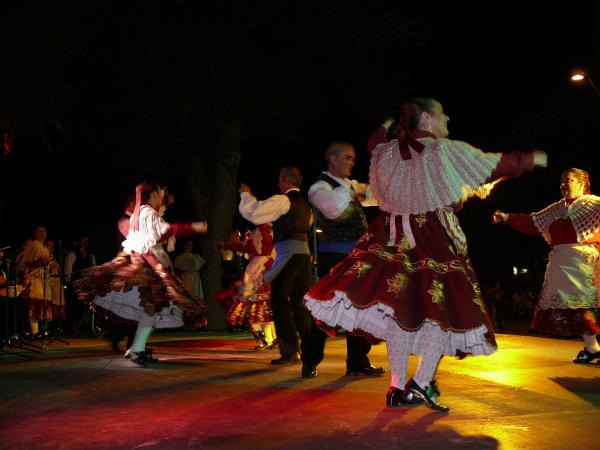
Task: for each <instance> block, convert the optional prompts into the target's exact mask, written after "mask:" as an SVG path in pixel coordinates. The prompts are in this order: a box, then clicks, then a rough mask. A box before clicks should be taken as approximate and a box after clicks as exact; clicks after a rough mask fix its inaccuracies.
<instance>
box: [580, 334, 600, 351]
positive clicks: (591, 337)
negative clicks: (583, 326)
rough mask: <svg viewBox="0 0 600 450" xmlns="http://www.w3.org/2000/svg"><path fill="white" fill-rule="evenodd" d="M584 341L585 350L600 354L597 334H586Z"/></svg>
mask: <svg viewBox="0 0 600 450" xmlns="http://www.w3.org/2000/svg"><path fill="white" fill-rule="evenodd" d="M583 340H584V341H585V348H586V350H587V351H588V352H590V353H598V352H600V345H598V340H597V339H596V335H595V334H587V333H586V334H584V335H583Z"/></svg>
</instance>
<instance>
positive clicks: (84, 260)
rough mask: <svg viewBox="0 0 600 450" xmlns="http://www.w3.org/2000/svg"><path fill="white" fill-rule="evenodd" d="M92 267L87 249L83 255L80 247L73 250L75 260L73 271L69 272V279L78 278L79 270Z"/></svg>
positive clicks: (90, 256) (79, 275) (90, 255)
mask: <svg viewBox="0 0 600 450" xmlns="http://www.w3.org/2000/svg"><path fill="white" fill-rule="evenodd" d="M90 267H92V254H91V253H90V252H89V250H88V251H87V252H86V255H85V257H84V256H83V254H82V253H81V250H80V249H77V250H75V262H74V263H73V272H72V273H71V281H75V280H78V279H79V278H80V277H81V271H82V270H84V269H89V268H90Z"/></svg>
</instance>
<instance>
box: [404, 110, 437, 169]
mask: <svg viewBox="0 0 600 450" xmlns="http://www.w3.org/2000/svg"><path fill="white" fill-rule="evenodd" d="M416 117H417V108H415V105H412V104H410V103H406V104H404V105H402V108H400V117H399V118H398V125H397V126H396V136H397V139H398V147H399V148H400V156H402V159H403V160H405V161H406V160H408V159H411V158H412V156H411V155H410V149H409V147H412V149H413V150H415V151H416V152H417V153H421V152H422V151H423V149H424V148H425V146H424V145H423V144H421V143H420V142H419V141H417V139H418V138H422V137H433V138H435V135H434V134H433V133H429V132H427V131H423V130H414V131H411V129H410V122H411V119H415V120H416Z"/></svg>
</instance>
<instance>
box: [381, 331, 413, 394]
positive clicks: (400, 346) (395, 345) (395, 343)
mask: <svg viewBox="0 0 600 450" xmlns="http://www.w3.org/2000/svg"><path fill="white" fill-rule="evenodd" d="M412 342H413V334H412V333H409V332H407V331H404V330H403V329H402V328H400V327H399V326H398V324H397V323H396V322H395V321H394V320H393V319H390V320H389V324H388V329H387V340H386V342H385V346H386V348H387V355H388V361H389V363H390V372H391V374H390V375H391V380H390V386H392V387H395V388H399V389H404V385H405V384H406V370H407V369H408V358H409V356H410V350H411V348H412Z"/></svg>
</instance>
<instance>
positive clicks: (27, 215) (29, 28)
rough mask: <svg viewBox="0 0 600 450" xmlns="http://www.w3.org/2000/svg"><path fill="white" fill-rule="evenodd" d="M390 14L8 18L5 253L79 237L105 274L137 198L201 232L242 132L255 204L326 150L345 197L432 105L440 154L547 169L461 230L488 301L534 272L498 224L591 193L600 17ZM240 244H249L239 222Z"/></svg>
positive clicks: (319, 164)
mask: <svg viewBox="0 0 600 450" xmlns="http://www.w3.org/2000/svg"><path fill="white" fill-rule="evenodd" d="M400 3H401V2H396V1H372V2H363V1H351V0H348V1H328V2H317V1H304V2H276V1H229V2H194V1H163V2H160V1H133V0H132V1H120V2H81V1H73V0H65V1H60V2H59V1H37V2H28V1H25V2H10V3H8V4H3V7H2V9H3V10H2V17H1V18H0V40H1V43H2V52H1V60H0V83H1V84H0V88H1V97H0V128H1V129H2V140H3V149H4V152H3V153H2V155H0V188H1V191H0V246H5V245H13V246H15V247H16V246H18V245H19V244H20V243H21V242H22V241H23V240H24V239H26V238H27V237H29V235H30V233H31V231H32V229H33V228H34V226H35V225H36V224H38V223H43V224H45V225H46V227H47V228H48V231H49V237H50V238H53V239H55V240H60V242H61V245H62V246H65V247H66V246H68V245H70V243H71V242H73V241H74V240H75V239H76V237H77V235H78V233H80V232H85V233H88V234H89V235H90V236H91V240H92V246H93V247H94V251H95V253H96V254H97V256H98V259H99V260H100V261H105V260H107V259H109V258H110V257H112V256H113V254H114V252H115V251H116V249H117V235H116V231H115V221H116V219H117V217H118V216H119V215H120V213H121V211H122V210H123V206H124V200H125V197H126V196H127V195H128V194H129V193H132V192H133V188H134V186H135V184H137V183H139V182H141V181H144V180H145V181H150V180H157V181H160V182H161V183H163V184H166V185H167V186H168V188H169V191H170V192H171V193H173V194H174V195H175V196H176V203H175V204H174V205H173V206H172V207H171V208H170V210H169V212H168V216H167V220H169V221H173V222H175V221H179V220H181V221H189V220H196V219H202V218H204V217H206V216H207V215H208V213H207V211H208V209H209V208H210V207H211V205H210V198H211V192H210V190H211V187H214V185H215V184H214V182H213V181H214V179H213V178H212V177H214V176H215V174H216V173H217V170H216V168H215V167H216V166H215V161H217V160H218V158H219V152H220V150H219V149H220V148H221V147H220V146H219V145H217V143H218V142H219V139H222V137H219V136H221V135H222V134H223V133H222V130H227V129H228V126H230V125H228V124H232V123H233V124H235V126H239V127H240V128H241V130H242V131H241V134H240V136H241V138H240V141H239V149H238V150H239V154H240V155H241V161H240V165H239V181H241V182H244V183H247V184H249V185H250V186H251V188H252V189H253V191H254V192H255V193H256V194H257V196H258V197H261V198H264V197H266V196H269V195H271V194H273V193H275V192H276V189H277V187H276V181H277V171H278V169H279V167H281V166H283V165H296V166H298V167H299V168H300V169H301V170H302V172H303V173H304V175H305V180H306V181H305V183H304V186H303V187H304V188H308V186H309V185H310V183H311V182H312V180H313V179H315V177H316V176H317V175H318V173H319V171H320V170H322V169H324V168H325V164H324V160H323V152H324V150H325V148H326V146H327V144H328V143H330V142H331V141H333V140H345V141H349V142H352V143H354V144H355V146H356V148H357V153H358V163H357V166H356V168H355V177H356V178H357V179H359V180H363V181H366V180H367V176H368V158H367V156H366V140H367V138H368V136H369V135H370V134H371V132H372V131H374V129H375V128H376V127H377V126H378V124H379V123H380V122H381V121H382V119H383V118H384V117H386V116H389V115H392V116H395V115H396V112H397V111H398V108H399V106H400V105H401V104H402V103H403V102H404V101H406V100H409V99H410V98H413V97H415V96H428V97H434V98H436V99H438V100H439V101H440V102H441V103H442V104H443V106H444V109H445V110H446V112H447V114H448V115H449V116H450V122H449V129H450V137H451V138H455V139H461V140H465V141H467V142H469V143H471V144H473V145H475V146H477V147H480V148H482V149H484V150H487V151H502V152H506V151H510V150H529V149H531V148H533V147H539V148H543V149H544V150H546V151H547V152H548V154H549V164H550V165H549V167H548V169H546V170H544V171H538V172H535V173H531V174H526V175H525V176H523V177H521V178H520V179H517V180H512V181H509V182H506V183H503V184H501V185H499V186H498V187H497V188H496V189H495V190H494V192H493V193H492V195H491V197H490V198H488V199H487V200H485V201H480V200H471V201H470V202H469V203H468V204H467V205H466V206H465V208H464V209H463V211H461V212H460V215H459V218H460V220H461V223H462V225H463V228H464V230H465V233H466V234H467V237H468V239H469V246H470V254H471V256H472V259H473V260H474V265H475V268H476V270H477V272H478V274H479V275H480V277H481V278H482V281H488V280H493V279H495V278H498V277H499V276H500V275H502V274H505V273H506V272H507V271H508V270H509V269H510V268H512V266H514V265H518V266H529V267H531V266H532V265H535V264H538V265H540V264H541V265H542V267H543V259H544V258H545V256H546V254H547V251H548V249H547V247H546V245H545V244H544V242H543V241H542V239H541V238H540V237H531V236H525V235H521V234H519V233H517V232H514V231H511V230H510V229H508V228H507V227H502V226H492V225H491V223H490V221H491V220H490V218H491V214H492V212H493V211H494V210H495V209H502V210H504V211H509V212H531V211H535V210H539V209H541V208H543V207H545V206H546V205H548V204H549V203H551V202H553V201H556V200H558V198H559V197H560V193H559V189H558V188H559V179H560V174H561V172H562V171H563V170H564V169H565V168H567V167H579V168H583V169H585V170H588V171H589V172H590V174H591V180H592V190H594V187H595V180H596V178H597V176H599V175H600V173H599V172H598V170H597V169H596V166H595V165H594V164H593V163H592V161H593V158H594V156H595V153H596V152H597V138H596V136H595V134H597V130H598V123H599V120H598V119H599V118H600V96H599V95H598V94H597V93H596V92H595V91H594V90H593V89H592V88H591V86H590V85H589V84H586V83H585V82H584V83H582V84H574V83H572V82H571V81H570V80H569V75H570V70H571V69H573V68H575V67H579V68H583V69H586V70H588V71H589V73H590V74H591V77H592V79H593V80H595V78H594V75H598V74H600V61H599V57H600V48H599V38H600V33H599V29H598V25H599V18H600V8H599V7H598V2H596V1H588V2H579V3H573V2H570V3H568V4H567V3H562V4H561V5H559V6H554V5H553V6H548V4H547V3H546V2H533V3H532V2H510V1H509V2H478V3H473V4H463V5H462V6H456V5H455V3H458V2H443V3H440V4H436V3H435V2H433V3H428V4H427V5H423V6H419V5H417V4H416V2H413V3H415V4H413V5H408V6H406V5H404V6H400ZM402 3H404V2H402ZM596 79H597V80H599V81H598V83H600V76H599V77H597V78H596ZM598 83H597V84H598ZM219 130H221V131H219ZM225 134H227V133H226V132H225ZM192 170H196V171H197V172H198V173H199V174H200V176H199V178H198V179H201V180H202V182H201V184H200V186H201V189H200V190H201V191H202V193H201V194H200V195H203V196H205V198H204V199H203V200H202V201H199V200H198V199H197V198H195V197H194V196H197V195H198V194H197V193H193V190H192V189H191V188H190V185H191V184H190V182H189V177H188V175H189V172H190V171H192ZM193 197H194V198H195V200H196V205H197V204H198V203H200V207H198V206H196V207H192V204H193V203H194V198H193ZM202 205H204V206H202ZM212 207H215V206H214V205H212ZM220 207H223V208H229V207H232V206H231V205H220ZM370 214H372V211H371V212H370ZM233 225H235V226H238V227H241V228H242V229H243V228H245V227H248V226H249V224H247V223H245V222H244V221H243V220H242V219H240V218H239V216H237V215H236V216H235V218H234V223H233ZM221 226H223V225H222V224H221ZM225 228H228V226H227V227H225ZM224 232H226V231H225V230H224Z"/></svg>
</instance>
